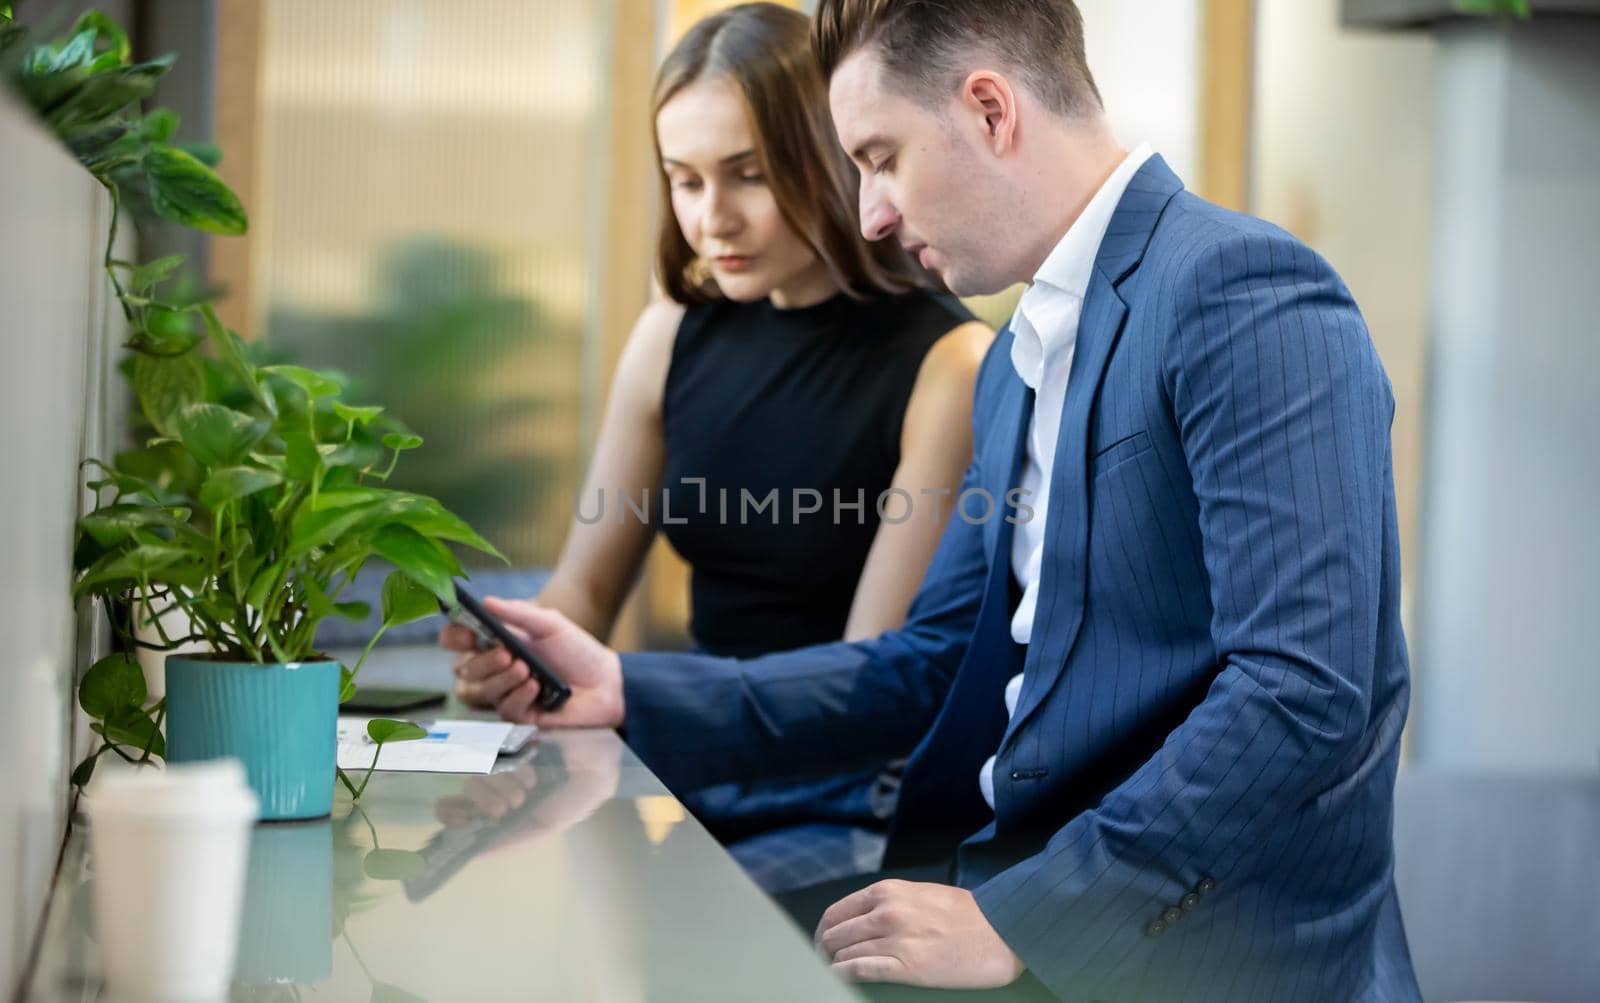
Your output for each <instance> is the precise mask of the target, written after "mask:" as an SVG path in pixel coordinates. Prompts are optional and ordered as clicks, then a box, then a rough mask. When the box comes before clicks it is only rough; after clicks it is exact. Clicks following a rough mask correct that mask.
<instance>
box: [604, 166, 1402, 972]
mask: <svg viewBox="0 0 1600 1003" xmlns="http://www.w3.org/2000/svg"><path fill="white" fill-rule="evenodd" d="M1010 344H1011V339H1010V336H1009V334H1008V333H1006V332H1002V333H1001V335H1000V337H999V338H998V339H997V340H996V342H995V345H994V347H993V349H992V350H991V352H990V354H989V357H988V359H987V360H986V361H985V363H984V366H983V369H982V371H981V374H980V377H979V383H978V388H977V398H976V402H975V408H974V418H973V421H974V430H975V440H974V442H975V452H974V459H973V462H972V465H971V467H970V469H969V470H968V472H967V475H966V482H965V484H964V487H963V490H971V489H983V490H985V491H988V492H989V494H990V495H991V496H992V497H994V498H995V499H1002V498H1003V497H1004V495H1005V493H1006V491H1007V490H1008V489H1009V487H1010V486H1011V485H1015V484H1016V483H1018V481H1019V473H1020V463H1021V461H1022V459H1023V456H1024V445H1023V444H1024V441H1025V440H1024V437H1025V434H1026V429H1027V424H1028V419H1029V415H1030V413H1031V405H1032V401H1031V396H1030V393H1031V392H1030V391H1028V390H1027V388H1026V386H1025V385H1024V384H1023V383H1022V382H1021V380H1020V379H1018V377H1017V376H1016V374H1015V373H1014V371H1013V370H1012V367H1011V364H1010ZM1393 412H1394V400H1393V395H1392V392H1391V389H1390V386H1389V383H1388V380H1387V378H1386V377H1385V375H1384V372H1383V368H1382V366H1381V364H1380V362H1379V360H1378V357H1377V354H1376V352H1375V350H1374V348H1373V345H1372V342H1371V339H1370V338H1369V336H1368V334H1367V330H1366V327H1365V324H1364V323H1363V321H1362V318H1361V315H1360V312H1359V311H1358V310H1357V308H1356V305H1355V303H1354V302H1353V300H1352V299H1351V296H1350V293H1349V291H1348V290H1347V289H1346V288H1345V286H1344V284H1343V283H1342V282H1341V281H1340V279H1339V277H1338V276H1337V275H1336V274H1335V273H1334V272H1333V270H1332V269H1331V268H1330V267H1329V266H1328V264H1327V263H1326V262H1325V261H1323V260H1322V259H1321V258H1319V257H1318V256H1317V255H1316V254H1314V253H1313V252H1312V251H1310V250H1309V249H1307V248H1306V247H1305V246H1304V245H1302V244H1300V243H1299V242H1298V241H1296V240H1295V239H1294V238H1292V237H1290V236H1289V235H1288V234H1286V233H1284V232H1283V231H1281V230H1279V229H1277V228H1276V227H1273V226H1271V225H1269V224H1266V223H1263V222H1261V221H1259V220H1256V219H1252V218H1250V217H1247V216H1242V215H1238V214H1235V213H1231V212H1228V211H1226V210H1224V209H1221V208H1219V207H1217V206H1214V205H1211V204H1209V203H1206V202H1204V201H1202V200H1201V199H1199V198H1196V197H1195V196H1193V195H1191V194H1189V193H1188V192H1186V191H1184V190H1183V186H1182V184H1181V182H1179V180H1178V179H1177V177H1176V176H1175V175H1174V174H1173V173H1172V172H1171V171H1170V170H1169V169H1168V167H1167V166H1166V164H1165V163H1164V162H1163V161H1162V160H1161V159H1160V158H1159V157H1156V158H1152V159H1151V160H1150V161H1149V162H1148V163H1146V164H1145V166H1144V167H1143V168H1142V169H1141V170H1140V171H1139V173H1138V174H1137V175H1136V177H1135V178H1134V180H1133V182H1132V184H1131V185H1130V187H1129V188H1128V190H1127V192H1126V194H1125V195H1124V197H1123V199H1122V201H1121V203H1120V204H1119V206H1118V208H1117V211H1116V214H1115V216H1114V218H1113V219H1112V222H1111V226H1110V230H1109V232H1108V233H1107V235H1106V238H1105V241H1104V242H1103V244H1102V245H1101V248H1100V251H1099V254H1098V257H1097V260H1096V262H1095V268H1094V273H1093V277H1092V279H1091V282H1090V286H1089V292H1088V296H1087V298H1086V300H1085V302H1084V307H1083V317H1082V321H1081V323H1080V328H1079V333H1078V347H1077V352H1076V356H1075V358H1074V359H1073V363H1072V370H1071V374H1070V377H1069V381H1068V387H1067V396H1066V401H1065V406H1064V409H1063V413H1062V417H1061V428H1060V436H1059V440H1058V445H1057V451H1056V456H1055V461H1054V469H1053V472H1052V482H1051V491H1050V500H1049V510H1048V513H1047V522H1046V534H1047V537H1046V547H1045V561H1044V567H1043V579H1042V582H1041V599H1040V604H1039V609H1038V612H1037V615H1036V617H1035V622H1034V630H1033V640H1032V643H1031V644H1030V645H1029V646H1028V648H1027V649H1026V653H1025V656H1024V655H1023V654H1022V653H1021V652H1020V651H1019V649H1017V648H1016V646H1015V645H1013V644H1012V642H1011V640H1010V634H1009V620H1010V614H1011V610H1012V608H1013V602H1014V594H1013V587H1012V578H1011V571H1010V567H1009V557H1010V540H1011V532H1012V527H1011V524H1010V523H1009V522H1007V521H1006V520H1005V519H1004V518H1001V517H1000V516H1001V515H1003V514H1005V510H1004V509H1003V508H1002V509H999V510H997V514H996V517H995V518H992V519H990V520H988V521H984V522H981V523H979V524H971V523H969V522H967V521H966V520H965V519H962V518H953V519H952V520H951V523H950V527H949V529H948V531H947V532H946V534H945V537H944V539H943V541H942V542H941V544H940V547H939V550H938V553H937V555H936V556H935V558H934V561H933V564H932V566H931V567H930V568H929V571H928V574H927V578H926V580H925V581H924V583H923V586H922V589H921V591H920V593H919V595H918V596H917V599H916V602H915V603H914V605H913V607H912V610H911V614H910V617H909V619H908V622H907V624H906V625H905V627H903V628H902V629H900V630H898V631H894V632H891V633H888V634H885V635H883V636H882V637H879V638H877V639H876V640H873V641H868V642H862V643H855V644H844V643H840V644H833V645H824V646H820V647H813V648H808V649H804V650H801V651H797V652H790V653H785V654H781V655H773V656H768V657H766V658H761V659H755V660H750V661H743V662H741V661H732V660H721V659H714V658H706V657H703V656H685V655H663V654H648V655H630V656H625V657H624V662H623V665H624V676H625V683H624V687H625V698H626V701H627V738H628V741H629V743H630V745H632V746H633V747H634V749H635V750H637V751H638V752H639V754H640V755H641V756H642V757H643V758H644V759H645V760H646V762H648V763H649V764H650V765H651V766H652V767H654V768H655V769H656V770H657V771H658V773H659V774H660V775H661V776H662V778H663V779H664V780H665V781H666V782H667V783H669V784H671V785H673V786H675V787H677V788H679V789H689V788H692V787H696V786H700V785H703V784H706V783H710V782H714V781H717V780H721V779H728V778H733V777H739V776H758V775H773V774H780V773H787V774H802V773H808V772H818V771H826V770H837V769H842V768H845V767H849V766H854V765H859V764H866V763H871V762H881V761H882V760H883V759H884V758H887V757H892V756H894V755H903V754H904V753H905V752H906V750H907V749H913V750H914V754H913V757H912V760H911V763H910V764H909V765H908V767H907V771H906V777H905V781H904V785H903V788H902V791H901V801H900V807H899V811H898V814H897V817H896V821H895V830H894V833H893V836H892V839H891V847H890V860H889V863H890V864H893V863H899V862H910V861H912V860H915V859H917V858H919V857H922V858H926V857H935V856H939V855H943V856H945V857H948V856H950V855H951V854H952V853H953V854H954V855H955V858H956V861H957V870H956V879H957V881H958V882H959V883H960V884H961V885H963V886H965V887H968V888H971V889H972V890H973V893H974V895H975V897H976V899H977V902H978V904H979V906H980V907H981V908H982V909H983V911H984V914H985V916H986V917H987V918H988V919H989V921H990V923H991V924H992V925H993V926H994V928H995V929H996V930H997V931H998V932H999V933H1000V935H1001V936H1002V937H1003V938H1004V939H1005V941H1006V943H1007V944H1009V945H1010V946H1011V947H1012V949H1013V950H1015V951H1016V952H1017V953H1018V954H1019V955H1020V956H1021V957H1022V958H1023V960H1024V961H1025V962H1026V963H1027V965H1028V967H1029V969H1031V970H1032V971H1033V973H1034V974H1035V975H1036V976H1037V977H1038V978H1039V979H1040V980H1042V981H1043V982H1044V983H1045V984H1046V985H1047V986H1048V987H1049V988H1050V989H1051V990H1052V991H1053V992H1055V993H1056V994H1057V995H1059V996H1061V997H1062V998H1064V999H1072V1000H1079V999H1104V1000H1163V1001H1165V1000H1216V1001H1229V1003H1235V1001H1248V1000H1292V1001H1300V1000H1327V1001H1339V1003H1346V1001H1351V1000H1382V1001H1394V1000H1414V999H1418V998H1419V997H1418V992H1417V987H1416V981H1415V977H1414V975H1413V973H1412V969H1411V961H1410V955H1409V951H1408V949H1407V946H1406V940H1405V934H1404V931H1403V928H1402V926H1401V922H1400V913H1399V907H1398V905H1397V901H1396V897H1395V887H1394V881H1393V835H1392V822H1391V813H1392V808H1393V791H1394V774H1395V768H1396V763H1397V758H1398V753H1399V738H1400V730H1401V726H1402V724H1403V723H1404V720H1405V715H1406V708H1407V696H1408V691H1409V681H1408V679H1409V669H1408V663H1407V656H1406V648H1405V640H1404V638H1403V636H1402V634H1401V629H1400V616H1399V609H1400V600H1399V584H1400V575H1399V558H1400V547H1399V539H1398V531H1397V523H1396V517H1395V501H1394V487H1393V480H1394V478H1393V472H1392V469H1391V457H1390V446H1389V427H1390V422H1391V420H1392V418H1393ZM981 508H982V506H981V505H980V504H977V503H974V504H973V505H971V506H969V509H970V510H971V511H973V512H978V511H979V510H981ZM1019 661H1020V664H1022V665H1023V667H1024V669H1025V676H1024V683H1023V688H1022V693H1021V697H1020V700H1019V702H1018V706H1017V710H1016V714H1015V715H1014V716H1013V717H1012V718H1011V720H1010V721H1009V722H1008V721H1007V719H1006V716H1005V711H1004V707H1003V703H1002V691H1003V688H1004V686H1005V683H1006V680H1007V679H1009V678H1010V676H1011V675H1012V674H1013V673H1014V672H1015V671H1016V670H1017V667H1018V664H1019ZM997 749H998V757H997V761H996V768H995V799H996V805H995V808H994V810H993V811H992V812H991V811H990V810H989V808H988V806H987V804H985V803H984V802H983V801H982V799H981V797H980V795H979V793H978V785H977V774H978V769H979V767H980V765H981V764H982V762H983V761H984V759H985V758H987V757H988V756H989V755H990V754H993V753H995V752H996V750H997Z"/></svg>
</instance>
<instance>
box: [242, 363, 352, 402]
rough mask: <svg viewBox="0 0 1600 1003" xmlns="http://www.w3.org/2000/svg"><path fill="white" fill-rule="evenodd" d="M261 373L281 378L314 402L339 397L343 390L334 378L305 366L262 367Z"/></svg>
mask: <svg viewBox="0 0 1600 1003" xmlns="http://www.w3.org/2000/svg"><path fill="white" fill-rule="evenodd" d="M261 372H263V373H271V374H272V375H273V376H281V377H282V378H284V379H286V380H288V381H289V382H290V383H293V384H294V385H295V386H297V387H299V388H300V389H301V390H303V391H305V393H306V396H307V397H309V398H311V399H312V400H318V399H320V398H323V397H334V396H337V395H338V393H339V390H340V389H341V388H340V386H339V381H338V380H336V379H334V378H333V377H332V376H329V375H328V374H327V373H319V372H317V371H316V370H314V369H307V368H305V367H304V366H262V367H261Z"/></svg>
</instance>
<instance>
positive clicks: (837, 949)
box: [816, 880, 1024, 989]
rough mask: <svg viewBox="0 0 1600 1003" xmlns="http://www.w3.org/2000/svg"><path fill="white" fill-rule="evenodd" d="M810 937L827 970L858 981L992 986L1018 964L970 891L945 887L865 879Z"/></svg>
mask: <svg viewBox="0 0 1600 1003" xmlns="http://www.w3.org/2000/svg"><path fill="white" fill-rule="evenodd" d="M816 940H817V946H818V948H820V949H821V950H822V952H823V954H824V955H825V956H826V957H827V958H828V959H829V960H830V961H831V962H832V963H833V970H834V971H835V972H837V973H838V974H840V975H843V976H844V977H846V978H849V979H853V980H855V981H858V982H903V983H905V984H906V985H912V986H924V987H927V988H938V989H993V988H996V987H999V986H1006V985H1010V984H1011V983H1013V982H1015V981H1016V980H1017V979H1018V978H1020V977H1021V976H1022V972H1023V969H1024V965H1023V964H1022V959H1020V958H1018V957H1017V956H1016V954H1014V953H1013V952H1012V950H1011V948H1009V947H1007V946H1006V944H1005V941H1003V940H1001V939H1000V935H999V934H997V933H995V932H994V928H993V927H991V926H990V925H989V921H988V920H987V919H985V918H984V915H983V912H982V911H981V910H980V909H979V908H978V903H977V900H976V899H974V898H973V897H972V893H971V892H969V891H967V890H966V889H965V888H952V887H950V886H949V885H940V884H926V883H922V882H913V881H895V880H889V881H879V882H878V883H877V884H874V885H869V886H868V887H866V888H863V889H861V890H860V891H859V892H856V893H855V894H853V895H849V896H847V897H845V898H842V899H840V900H839V901H838V902H835V903H834V904H833V905H832V906H829V907H828V911H827V912H825V913H823V914H822V922H821V923H819V924H818V925H817V935H816Z"/></svg>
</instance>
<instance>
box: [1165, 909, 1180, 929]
mask: <svg viewBox="0 0 1600 1003" xmlns="http://www.w3.org/2000/svg"><path fill="white" fill-rule="evenodd" d="M1182 918H1183V913H1182V912H1181V911H1179V910H1178V909H1176V908H1172V909H1168V910H1167V911H1166V912H1164V913H1162V914H1161V922H1163V923H1165V924H1167V925H1168V926H1171V925H1172V924H1174V923H1176V922H1177V921H1178V920H1180V919H1182Z"/></svg>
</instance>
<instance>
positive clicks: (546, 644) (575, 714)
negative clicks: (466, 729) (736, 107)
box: [439, 598, 623, 728]
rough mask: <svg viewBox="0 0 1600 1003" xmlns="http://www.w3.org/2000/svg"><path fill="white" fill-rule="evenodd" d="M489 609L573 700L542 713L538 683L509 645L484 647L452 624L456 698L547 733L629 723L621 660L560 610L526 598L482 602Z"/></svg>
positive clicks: (447, 640)
mask: <svg viewBox="0 0 1600 1003" xmlns="http://www.w3.org/2000/svg"><path fill="white" fill-rule="evenodd" d="M484 607H485V608H486V609H487V610H488V611H489V612H490V613H491V614H493V615H494V616H496V617H498V618H499V619H500V621H501V623H503V624H505V626H506V627H507V628H508V629H510V630H512V631H515V632H516V633H517V634H518V636H520V637H521V638H522V639H523V641H524V642H525V643H526V644H527V645H528V648H529V650H530V651H531V652H532V653H533V655H534V656H535V657H537V658H538V659H540V660H541V661H543V662H544V663H545V664H547V665H548V666H549V667H550V669H551V670H552V671H553V672H555V673H556V675H558V676H560V677H561V678H562V679H563V680H565V682H566V684H567V685H568V686H570V687H571V688H572V697H571V699H569V700H568V701H567V702H566V703H565V704H563V705H562V706H561V708H560V709H559V710H556V711H543V710H540V709H539V705H538V699H539V681H538V680H537V679H536V678H534V677H533V676H532V674H531V673H530V671H529V669H528V666H526V665H524V664H523V663H522V662H520V661H518V660H517V659H515V658H514V657H513V656H512V655H511V653H510V652H509V651H507V650H506V649H505V648H504V647H501V646H496V647H493V648H490V649H488V650H481V649H480V648H479V647H478V640H477V638H476V637H475V636H474V635H473V633H472V631H470V630H468V629H467V628H466V627H463V626H461V625H459V624H451V625H450V626H448V627H446V628H445V629H444V630H443V631H442V632H441V633H440V635H439V643H440V644H441V645H443V646H444V647H445V648H447V649H449V650H451V651H455V652H458V656H457V658H456V662H455V676H456V695H457V696H458V697H460V698H461V700H462V701H463V702H465V703H467V704H470V705H473V706H477V707H485V708H487V707H492V708H494V709H495V710H496V711H497V712H498V713H499V714H500V716H501V718H503V719H505V720H507V721H515V722H517V723H519V724H537V725H538V726H539V727H541V728H547V727H548V728H619V727H621V726H622V720H623V703H622V659H621V658H619V657H618V656H617V653H616V652H615V651H612V650H611V649H610V648H608V647H606V646H605V645H603V644H601V643H600V642H599V641H597V640H595V638H594V637H593V636H591V635H590V634H589V633H588V632H587V631H585V630H584V629H583V628H582V627H579V626H578V625H577V624H575V623H573V622H572V621H571V620H568V619H567V618H566V617H565V616H562V615H561V614H560V613H557V612H556V611H555V610H551V609H545V608H544V607H542V606H539V605H537V604H535V603H533V602H530V601H527V600H513V599H496V598H488V599H485V600H484Z"/></svg>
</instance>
